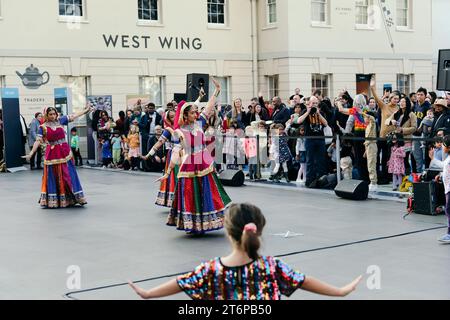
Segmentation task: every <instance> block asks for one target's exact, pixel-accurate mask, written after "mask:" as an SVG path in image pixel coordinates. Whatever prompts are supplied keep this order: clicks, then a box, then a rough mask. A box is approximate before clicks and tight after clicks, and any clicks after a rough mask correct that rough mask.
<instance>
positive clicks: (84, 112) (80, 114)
mask: <svg viewBox="0 0 450 320" xmlns="http://www.w3.org/2000/svg"><path fill="white" fill-rule="evenodd" d="M94 110H95V109H94V108H93V107H91V105H90V104H89V103H87V104H86V107H85V108H84V109H83V110H82V111H80V112H78V113H74V114H71V115H70V116H69V121H75V120H76V119H78V118H79V117H82V116H84V115H85V114H88V113H89V112H91V111H94Z"/></svg>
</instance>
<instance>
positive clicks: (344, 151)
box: [340, 133, 354, 180]
mask: <svg viewBox="0 0 450 320" xmlns="http://www.w3.org/2000/svg"><path fill="white" fill-rule="evenodd" d="M345 137H353V135H352V134H351V133H346V134H344V138H345ZM341 146H342V147H341V150H340V152H341V163H340V166H341V170H342V176H343V178H344V179H346V180H351V179H352V178H353V158H354V155H353V144H352V141H351V140H348V139H342V142H341Z"/></svg>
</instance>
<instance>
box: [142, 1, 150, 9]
mask: <svg viewBox="0 0 450 320" xmlns="http://www.w3.org/2000/svg"><path fill="white" fill-rule="evenodd" d="M143 8H144V9H150V2H149V1H148V0H145V1H144V6H143Z"/></svg>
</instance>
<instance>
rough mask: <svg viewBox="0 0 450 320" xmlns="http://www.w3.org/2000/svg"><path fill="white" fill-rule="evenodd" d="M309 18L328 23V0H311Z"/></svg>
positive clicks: (316, 21)
mask: <svg viewBox="0 0 450 320" xmlns="http://www.w3.org/2000/svg"><path fill="white" fill-rule="evenodd" d="M311 20H312V21H313V22H315V23H321V24H327V23H328V0H311Z"/></svg>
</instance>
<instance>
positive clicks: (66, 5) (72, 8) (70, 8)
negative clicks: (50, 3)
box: [59, 0, 86, 18]
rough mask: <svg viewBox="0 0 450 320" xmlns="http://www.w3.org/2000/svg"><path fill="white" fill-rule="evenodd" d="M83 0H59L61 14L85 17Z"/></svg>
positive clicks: (62, 15)
mask: <svg viewBox="0 0 450 320" xmlns="http://www.w3.org/2000/svg"><path fill="white" fill-rule="evenodd" d="M84 2H85V1H83V0H59V15H60V16H61V17H80V18H81V17H84V16H85V15H86V14H85V8H84V5H85V4H84Z"/></svg>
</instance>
